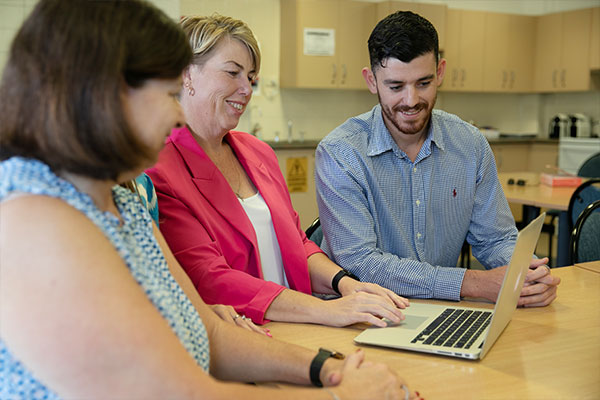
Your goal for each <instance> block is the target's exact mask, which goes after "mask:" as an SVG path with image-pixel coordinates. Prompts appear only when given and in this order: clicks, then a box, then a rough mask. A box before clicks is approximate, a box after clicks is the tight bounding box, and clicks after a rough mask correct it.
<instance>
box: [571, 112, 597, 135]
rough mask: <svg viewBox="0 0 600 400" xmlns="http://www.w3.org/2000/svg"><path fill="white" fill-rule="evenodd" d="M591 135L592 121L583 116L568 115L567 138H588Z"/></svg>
mask: <svg viewBox="0 0 600 400" xmlns="http://www.w3.org/2000/svg"><path fill="white" fill-rule="evenodd" d="M591 133H592V121H591V120H590V117H588V116H587V115H585V114H571V115H569V136H570V137H578V138H589V137H590V136H591Z"/></svg>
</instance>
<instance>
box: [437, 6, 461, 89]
mask: <svg viewBox="0 0 600 400" xmlns="http://www.w3.org/2000/svg"><path fill="white" fill-rule="evenodd" d="M460 23H461V12H460V10H454V9H448V13H447V20H446V48H445V49H444V54H443V55H444V58H445V59H446V75H445V76H444V82H443V83H442V85H441V86H440V90H445V91H456V90H458V87H459V84H460V79H459V73H460V60H459V57H460V56H459V45H460V32H461V29H460Z"/></svg>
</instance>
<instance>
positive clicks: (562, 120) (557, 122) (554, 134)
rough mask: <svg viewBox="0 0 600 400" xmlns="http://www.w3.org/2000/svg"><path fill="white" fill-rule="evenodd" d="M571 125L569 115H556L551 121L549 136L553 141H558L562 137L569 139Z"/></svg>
mask: <svg viewBox="0 0 600 400" xmlns="http://www.w3.org/2000/svg"><path fill="white" fill-rule="evenodd" d="M568 125H569V117H568V115H567V114H556V115H555V116H554V117H552V119H551V120H550V128H549V132H548V136H549V137H550V138H551V139H558V138H561V137H567V136H568V135H567V132H568V130H567V127H568Z"/></svg>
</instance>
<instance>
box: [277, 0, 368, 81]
mask: <svg viewBox="0 0 600 400" xmlns="http://www.w3.org/2000/svg"><path fill="white" fill-rule="evenodd" d="M375 7H376V6H375V4H374V3H368V2H360V1H345V0H285V1H282V2H281V51H280V57H281V59H280V85H281V87H283V88H340V89H364V88H366V84H365V82H364V80H363V78H362V73H361V71H362V68H363V67H366V66H368V65H369V51H368V49H367V40H368V38H369V35H370V34H371V30H372V29H373V27H374V21H375Z"/></svg>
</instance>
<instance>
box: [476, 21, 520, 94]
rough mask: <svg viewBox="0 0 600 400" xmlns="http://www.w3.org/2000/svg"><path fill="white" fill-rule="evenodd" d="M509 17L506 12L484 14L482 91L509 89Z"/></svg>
mask: <svg viewBox="0 0 600 400" xmlns="http://www.w3.org/2000/svg"><path fill="white" fill-rule="evenodd" d="M510 17H511V16H510V15H508V14H498V13H491V12H488V13H486V14H485V28H484V30H485V36H484V42H485V46H484V56H483V76H484V79H483V91H484V92H504V91H508V89H509V82H510V78H511V75H510V72H511V71H510V68H509V66H508V64H509V47H510V46H511V45H514V44H513V43H512V42H510V22H511V18H510Z"/></svg>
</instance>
